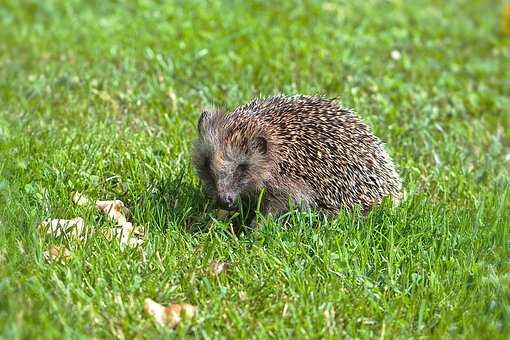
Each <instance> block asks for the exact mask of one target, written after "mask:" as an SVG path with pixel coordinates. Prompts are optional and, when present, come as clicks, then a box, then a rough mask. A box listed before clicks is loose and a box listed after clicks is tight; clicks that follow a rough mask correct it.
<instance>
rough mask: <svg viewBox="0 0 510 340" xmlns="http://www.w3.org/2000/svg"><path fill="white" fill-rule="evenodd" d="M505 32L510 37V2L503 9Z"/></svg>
mask: <svg viewBox="0 0 510 340" xmlns="http://www.w3.org/2000/svg"><path fill="white" fill-rule="evenodd" d="M503 33H504V34H506V35H507V36H509V37H510V4H507V5H506V6H505V8H504V9H503Z"/></svg>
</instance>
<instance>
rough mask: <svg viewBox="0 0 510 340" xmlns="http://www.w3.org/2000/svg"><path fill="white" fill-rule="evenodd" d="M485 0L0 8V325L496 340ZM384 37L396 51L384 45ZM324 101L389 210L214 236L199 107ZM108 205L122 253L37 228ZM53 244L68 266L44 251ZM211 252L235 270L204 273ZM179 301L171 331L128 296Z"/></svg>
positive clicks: (488, 11)
mask: <svg viewBox="0 0 510 340" xmlns="http://www.w3.org/2000/svg"><path fill="white" fill-rule="evenodd" d="M502 5H503V3H502V2H491V1H433V2H430V1H363V2H361V1H360V2H346V1H342V2H334V1H332V2H320V1H306V2H304V3H301V2H299V3H298V2H281V3H276V2H271V3H269V2H264V1H251V2H249V3H246V2H244V1H224V2H210V3H206V2H202V1H172V2H160V1H149V0H144V1H142V0H140V1H114V2H108V1H85V0H83V1H79V0H74V1H18V0H4V1H2V3H1V4H0V103H1V105H0V337H3V338H6V339H10V338H48V337H52V338H61V337H65V338H81V337H95V338H111V337H119V338H133V337H146V338H153V337H155V336H160V335H164V336H174V335H177V336H193V337H199V338H216V337H226V338H239V337H246V338H248V337H255V338H266V337H272V336H277V337H312V338H318V337H338V336H340V337H361V338H365V337H368V338H370V337H374V338H375V337H381V338H384V337H388V338H390V337H391V338H393V337H401V338H409V337H413V338H421V337H434V338H443V337H454V338H491V339H492V338H502V339H503V338H508V337H509V336H510V242H509V241H510V240H509V232H510V225H509V224H510V222H509V221H510V207H509V206H510V175H509V173H510V143H509V138H510V110H509V108H510V97H509V95H510V77H509V70H510V62H509V60H510V47H509V46H510V39H509V38H505V37H503V36H502V34H501V33H500V31H501V13H502ZM392 51H398V52H400V58H398V56H397V55H396V53H393V57H397V58H392V56H391V55H392ZM279 92H283V93H286V94H295V93H304V94H316V93H324V94H327V95H330V96H334V97H339V98H340V99H341V100H342V101H343V103H344V104H345V105H348V106H351V107H353V108H354V109H355V110H356V111H358V112H359V113H360V115H361V116H362V117H363V118H364V119H365V120H367V121H368V122H369V123H370V125H371V126H372V127H373V129H374V131H375V132H376V133H377V134H378V135H379V136H380V137H381V138H382V139H383V140H384V141H385V142H386V143H387V145H388V150H389V152H390V154H391V155H392V156H393V157H394V159H395V161H396V163H397V164H398V167H399V171H400V172H401V174H402V176H403V178H404V182H405V199H404V201H403V203H402V205H401V206H400V207H398V208H391V207H381V208H379V209H376V210H375V211H374V212H373V213H371V214H370V215H369V216H367V217H363V216H361V215H359V214H357V213H351V214H341V216H339V217H338V219H335V220H324V219H322V218H320V217H317V216H313V215H311V214H306V213H292V214H291V215H290V216H288V217H287V218H288V221H287V222H288V223H287V227H288V230H284V228H282V224H283V221H274V220H262V221H261V223H260V224H261V228H260V229H258V230H256V231H254V232H249V231H244V232H241V233H237V234H235V233H232V231H231V227H230V226H229V221H228V220H227V221H221V220H215V219H213V216H214V211H212V210H211V208H210V203H208V200H207V198H206V197H205V196H204V194H203V193H202V191H201V190H200V186H199V183H198V180H197V178H196V176H195V175H194V173H193V169H192V168H191V166H190V149H191V143H192V140H193V137H194V135H195V121H196V119H197V117H198V114H199V112H200V111H199V110H200V108H201V107H202V106H204V105H207V104H210V103H215V104H219V105H224V106H225V107H227V108H232V107H235V106H236V105H238V104H241V103H244V102H246V101H247V100H249V99H250V98H252V97H253V96H256V95H259V94H261V95H270V94H274V93H279ZM74 190H79V191H82V192H85V193H86V194H87V195H89V196H91V197H93V198H109V199H112V198H119V199H122V200H123V201H124V202H125V203H126V204H127V205H128V206H129V207H130V208H131V210H132V220H133V221H134V222H135V223H137V224H142V225H145V226H146V227H147V228H148V234H147V236H146V243H145V244H144V245H143V246H142V247H141V248H139V249H128V250H121V249H120V248H119V246H118V244H116V243H115V242H111V241H108V240H106V239H105V238H104V237H102V236H100V235H97V234H96V235H93V236H92V237H91V238H90V239H89V240H88V241H86V242H82V243H80V242H76V241H74V240H72V239H69V238H64V239H54V238H52V237H47V236H45V235H40V234H39V233H38V231H37V229H36V226H37V225H38V224H39V222H40V221H42V220H44V219H47V218H57V217H59V218H72V217H75V216H83V217H84V218H85V219H86V220H87V223H88V224H91V225H95V226H96V228H101V229H106V228H110V227H111V225H110V224H109V223H108V221H107V220H105V219H104V218H102V217H100V216H99V215H98V214H97V213H96V212H95V211H94V210H93V209H89V208H79V207H75V206H73V205H72V204H71V201H70V194H71V192H72V191H74ZM51 244H63V245H65V246H67V247H68V248H69V249H70V250H71V251H72V253H73V257H72V259H71V260H70V261H69V262H68V263H67V264H59V263H48V262H46V261H45V260H44V259H43V256H42V253H43V252H44V251H45V250H46V249H47V248H48V247H49V246H50V245H51ZM213 260H224V261H228V262H229V263H231V271H230V272H229V273H228V274H227V275H224V276H222V277H220V278H213V277H211V276H210V275H208V273H207V266H208V265H209V263H210V262H211V261H213ZM146 297H151V298H153V299H154V300H156V301H159V302H162V303H171V302H188V303H192V304H194V305H196V306H198V307H199V310H200V311H199V314H198V317H197V318H196V319H194V320H193V321H190V322H184V323H182V324H181V325H180V326H179V327H178V328H177V330H175V331H171V330H167V329H165V328H162V327H158V326H157V325H156V324H155V323H154V322H153V321H152V320H151V319H150V318H148V317H147V316H146V315H145V314H144V312H143V300H144V299H145V298H146Z"/></svg>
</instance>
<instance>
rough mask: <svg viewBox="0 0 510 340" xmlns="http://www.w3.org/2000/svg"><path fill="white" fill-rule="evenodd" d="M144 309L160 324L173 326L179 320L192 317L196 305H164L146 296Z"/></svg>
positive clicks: (175, 325)
mask: <svg viewBox="0 0 510 340" xmlns="http://www.w3.org/2000/svg"><path fill="white" fill-rule="evenodd" d="M144 310H145V312H146V313H147V314H149V315H151V316H152V317H154V320H155V321H156V322H157V323H158V324H160V325H161V326H166V327H170V328H175V327H177V325H178V324H179V323H180V322H181V320H182V318H184V319H185V320H190V319H192V318H193V317H194V316H195V314H196V311H197V309H196V307H195V306H193V305H190V304H187V303H183V304H172V305H170V306H169V307H165V306H163V305H161V304H159V303H157V302H156V301H154V300H152V299H150V298H147V299H145V302H144Z"/></svg>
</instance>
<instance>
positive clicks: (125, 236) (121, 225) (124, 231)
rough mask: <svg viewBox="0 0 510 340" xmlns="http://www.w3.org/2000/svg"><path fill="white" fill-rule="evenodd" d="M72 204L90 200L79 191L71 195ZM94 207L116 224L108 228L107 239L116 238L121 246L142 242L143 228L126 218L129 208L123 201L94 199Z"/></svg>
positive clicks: (130, 245) (136, 244) (87, 202)
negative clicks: (111, 228)
mask: <svg viewBox="0 0 510 340" xmlns="http://www.w3.org/2000/svg"><path fill="white" fill-rule="evenodd" d="M72 200H73V202H74V204H76V205H78V206H83V205H87V204H90V203H91V200H90V199H89V198H88V197H87V196H85V195H84V194H82V193H80V192H75V193H73V195H72ZM95 205H96V208H97V209H98V210H100V211H101V212H102V213H103V214H105V215H106V216H108V217H109V218H110V219H111V220H113V221H114V222H115V223H116V224H117V226H118V227H117V228H115V229H113V230H111V231H110V230H109V231H108V232H106V233H105V236H106V237H107V238H108V239H109V240H112V239H114V238H115V239H118V240H119V243H120V245H121V247H125V246H129V247H136V246H139V245H141V244H143V243H144V241H143V240H142V239H141V237H143V235H144V234H145V231H144V228H143V227H141V226H133V224H132V223H131V222H129V221H128V220H127V218H126V215H127V214H129V209H128V208H126V206H125V205H124V202H122V201H121V200H110V201H96V202H95Z"/></svg>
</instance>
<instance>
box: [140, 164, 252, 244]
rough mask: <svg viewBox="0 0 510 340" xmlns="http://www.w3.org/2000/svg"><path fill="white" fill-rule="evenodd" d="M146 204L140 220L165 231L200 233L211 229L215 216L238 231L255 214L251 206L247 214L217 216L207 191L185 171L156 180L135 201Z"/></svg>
mask: <svg viewBox="0 0 510 340" xmlns="http://www.w3.org/2000/svg"><path fill="white" fill-rule="evenodd" d="M135 205H136V206H137V207H143V208H142V209H140V211H139V213H138V214H137V218H138V219H139V220H140V221H145V222H147V223H149V224H151V225H154V226H155V227H156V228H157V229H160V230H161V231H162V232H166V231H167V230H168V228H178V229H181V230H183V231H186V232H189V233H192V234H199V233H203V232H207V231H209V230H210V228H211V222H212V221H213V218H216V219H217V220H219V221H222V222H225V225H226V226H230V228H229V229H231V230H233V231H234V232H235V233H238V232H241V231H243V230H246V229H247V228H248V227H247V224H249V221H251V219H252V218H253V217H254V216H255V212H254V211H253V209H251V206H250V207H249V209H244V210H246V211H249V213H248V214H245V213H243V212H240V213H235V214H234V215H233V216H231V217H218V210H217V207H216V206H215V204H214V202H213V200H212V199H211V198H210V197H208V196H207V194H206V193H205V191H204V190H203V189H202V188H201V187H200V186H199V185H196V184H194V183H191V181H190V180H189V176H187V174H186V173H184V172H183V173H181V174H178V176H176V177H174V178H162V179H160V180H157V181H155V182H154V183H153V184H152V185H151V186H150V187H149V188H148V189H147V190H146V191H145V192H144V193H143V194H142V196H141V197H140V198H139V200H138V201H137V202H136V204H135Z"/></svg>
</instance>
